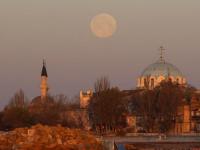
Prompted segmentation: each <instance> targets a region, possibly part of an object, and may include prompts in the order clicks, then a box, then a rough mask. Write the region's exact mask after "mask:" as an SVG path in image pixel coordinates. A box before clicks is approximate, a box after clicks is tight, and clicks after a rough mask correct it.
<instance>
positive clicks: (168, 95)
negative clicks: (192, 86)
mask: <svg viewBox="0 0 200 150" xmlns="http://www.w3.org/2000/svg"><path fill="white" fill-rule="evenodd" d="M182 100H183V90H182V88H181V87H179V86H178V85H177V84H174V83H172V82H170V81H169V82H162V83H161V84H160V86H158V87H156V88H154V89H153V90H144V91H142V92H140V93H137V94H135V95H134V96H133V97H132V111H133V112H134V113H135V114H136V115H137V116H140V117H141V118H142V119H141V120H142V121H141V125H142V127H143V128H144V129H145V130H146V131H147V132H153V131H155V132H157V131H159V132H167V131H168V130H169V129H170V128H171V127H173V125H174V118H175V116H176V114H177V109H178V106H179V105H180V104H181V102H182Z"/></svg>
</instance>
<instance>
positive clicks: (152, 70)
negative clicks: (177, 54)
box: [141, 61, 183, 77]
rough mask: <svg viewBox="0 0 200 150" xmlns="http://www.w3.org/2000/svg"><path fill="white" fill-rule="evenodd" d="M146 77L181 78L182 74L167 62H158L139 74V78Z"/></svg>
mask: <svg viewBox="0 0 200 150" xmlns="http://www.w3.org/2000/svg"><path fill="white" fill-rule="evenodd" d="M146 76H155V77H156V76H157V77H158V76H164V77H167V76H173V77H177V76H179V77H183V74H182V73H181V72H180V71H179V69H178V68H177V67H176V66H174V65H172V64H170V63H167V62H164V61H158V62H156V63H154V64H151V65H149V66H148V67H147V68H146V69H145V70H144V71H143V72H142V74H141V77H146Z"/></svg>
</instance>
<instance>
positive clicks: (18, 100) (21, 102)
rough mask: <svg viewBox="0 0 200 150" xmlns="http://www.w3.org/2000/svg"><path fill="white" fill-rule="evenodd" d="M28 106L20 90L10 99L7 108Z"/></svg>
mask: <svg viewBox="0 0 200 150" xmlns="http://www.w3.org/2000/svg"><path fill="white" fill-rule="evenodd" d="M27 106H28V98H27V97H26V96H25V94H24V91H23V90H22V89H20V90H19V91H18V92H16V93H15V94H14V96H13V97H12V98H11V100H10V102H9V104H8V105H7V107H27Z"/></svg>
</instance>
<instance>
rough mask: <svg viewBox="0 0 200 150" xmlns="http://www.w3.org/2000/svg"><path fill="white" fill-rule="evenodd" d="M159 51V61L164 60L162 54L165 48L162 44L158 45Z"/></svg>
mask: <svg viewBox="0 0 200 150" xmlns="http://www.w3.org/2000/svg"><path fill="white" fill-rule="evenodd" d="M159 51H160V62H165V60H164V56H163V55H164V51H165V48H164V47H163V46H160V49H159Z"/></svg>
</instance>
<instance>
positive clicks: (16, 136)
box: [0, 125, 102, 150]
mask: <svg viewBox="0 0 200 150" xmlns="http://www.w3.org/2000/svg"><path fill="white" fill-rule="evenodd" d="M0 150H102V147H101V144H100V143H99V142H98V141H97V140H96V138H95V137H94V136H93V135H92V134H90V133H87V132H85V131H82V130H79V129H68V128H64V127H61V126H55V127H49V126H43V125H35V126H33V127H31V128H18V129H15V130H14V131H10V132H1V133H0Z"/></svg>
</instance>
